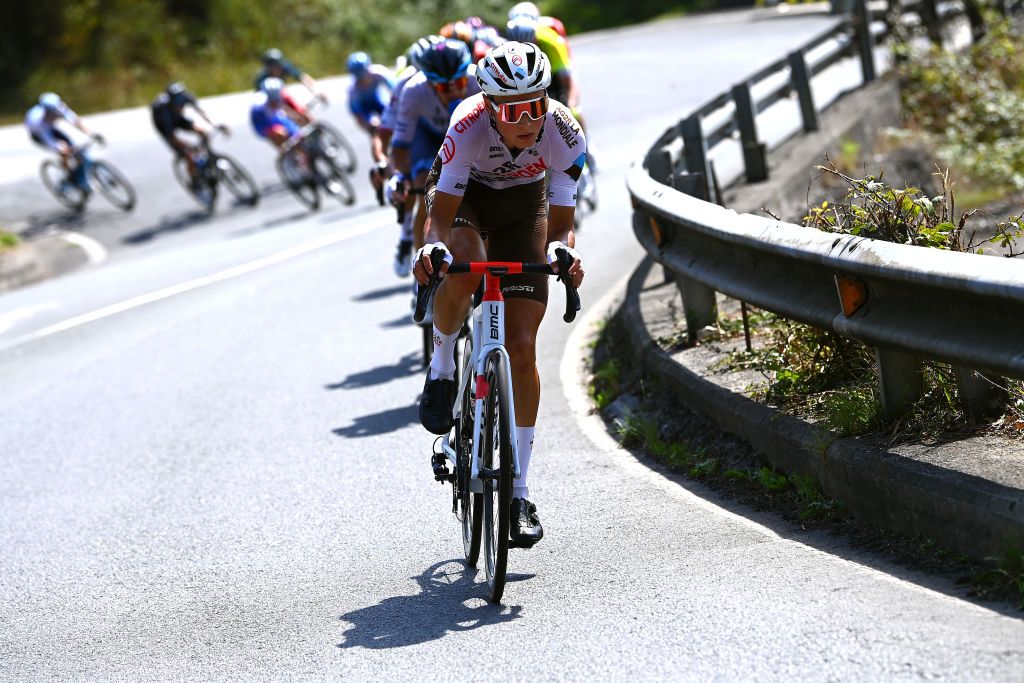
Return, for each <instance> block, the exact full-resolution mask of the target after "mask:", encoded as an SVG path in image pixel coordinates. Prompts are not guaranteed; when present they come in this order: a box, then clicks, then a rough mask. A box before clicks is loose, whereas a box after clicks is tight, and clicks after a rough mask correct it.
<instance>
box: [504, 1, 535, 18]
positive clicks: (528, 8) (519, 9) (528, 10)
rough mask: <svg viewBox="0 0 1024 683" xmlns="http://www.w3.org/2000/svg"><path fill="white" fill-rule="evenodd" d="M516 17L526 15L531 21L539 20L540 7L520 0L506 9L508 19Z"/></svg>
mask: <svg viewBox="0 0 1024 683" xmlns="http://www.w3.org/2000/svg"><path fill="white" fill-rule="evenodd" d="M517 17H526V18H527V19H532V20H533V21H540V9H538V7H537V6H536V5H535V4H533V3H532V2H520V3H516V4H515V5H512V9H510V10H509V11H508V20H509V21H512V20H513V19H516V18H517Z"/></svg>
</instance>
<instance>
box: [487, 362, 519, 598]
mask: <svg viewBox="0 0 1024 683" xmlns="http://www.w3.org/2000/svg"><path fill="white" fill-rule="evenodd" d="M503 370H504V366H503V361H502V360H501V357H500V356H499V355H497V354H495V355H492V356H491V357H490V358H489V359H488V361H487V385H488V392H487V400H486V401H485V403H484V435H483V438H484V443H483V444H481V446H482V455H483V457H482V463H481V466H482V467H481V474H482V475H483V477H482V478H483V480H484V481H483V490H484V492H483V503H484V505H483V508H484V509H483V528H484V548H485V549H486V557H485V560H486V573H487V585H488V586H489V587H490V589H491V602H501V596H502V594H503V593H504V592H505V572H506V570H507V569H508V542H509V515H510V512H511V510H510V508H511V506H512V426H511V425H510V424H509V405H508V403H509V401H510V400H511V397H512V393H511V390H510V389H511V387H508V386H506V383H505V373H504V372H503Z"/></svg>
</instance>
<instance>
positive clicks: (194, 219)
mask: <svg viewBox="0 0 1024 683" xmlns="http://www.w3.org/2000/svg"><path fill="white" fill-rule="evenodd" d="M211 218H212V214H210V213H208V212H206V211H203V210H202V209H195V210H193V211H187V212H185V213H183V214H179V215H177V216H174V217H168V218H161V219H160V222H159V223H157V224H156V225H154V226H151V227H148V228H143V229H142V230H139V231H137V232H133V233H131V234H129V235H125V236H124V237H122V238H121V241H122V242H123V243H125V244H142V243H143V242H148V241H150V240H152V239H154V238H156V237H159V236H160V235H162V234H164V233H171V232H180V231H182V230H188V229H189V228H192V227H194V226H197V225H200V224H202V223H206V222H208V221H209V220H210V219H211Z"/></svg>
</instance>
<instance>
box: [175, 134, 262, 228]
mask: <svg viewBox="0 0 1024 683" xmlns="http://www.w3.org/2000/svg"><path fill="white" fill-rule="evenodd" d="M218 132H220V129H219V128H215V129H214V130H213V131H211V132H210V134H209V136H208V137H207V139H206V141H205V142H203V141H200V143H199V144H198V145H196V147H195V148H194V151H195V154H196V156H195V165H196V172H195V174H193V173H191V172H190V169H189V164H188V160H187V159H185V158H184V157H182V156H178V157H176V158H175V160H174V176H175V177H176V178H177V179H178V182H179V183H181V186H182V187H184V188H185V191H186V192H188V193H189V195H191V196H192V198H193V199H195V200H196V201H197V202H199V204H200V205H202V206H203V207H204V208H205V209H206V210H207V211H213V209H214V207H215V205H216V202H217V195H218V192H219V188H220V186H221V185H223V186H224V187H226V188H227V189H228V192H230V193H231V194H232V195H233V196H234V197H235V199H236V200H237V201H238V203H240V204H244V205H246V206H256V204H257V203H258V202H259V200H260V190H259V186H258V185H257V184H256V181H255V180H253V178H252V176H251V175H250V174H249V172H248V171H246V170H245V168H244V167H243V166H242V165H241V164H239V163H238V161H236V160H235V159H234V158H232V157H230V156H228V155H226V154H221V153H219V152H215V151H214V150H213V149H212V148H211V147H210V144H209V141H210V140H212V139H213V137H214V136H215V135H216V134H217V133H218Z"/></svg>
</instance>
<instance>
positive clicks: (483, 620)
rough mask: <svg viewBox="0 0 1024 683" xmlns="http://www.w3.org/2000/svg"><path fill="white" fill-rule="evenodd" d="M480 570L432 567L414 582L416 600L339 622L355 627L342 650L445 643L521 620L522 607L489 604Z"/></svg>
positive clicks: (396, 600) (450, 564)
mask: <svg viewBox="0 0 1024 683" xmlns="http://www.w3.org/2000/svg"><path fill="white" fill-rule="evenodd" d="M477 573H478V570H477V569H471V568H469V567H466V566H465V565H464V564H463V563H462V561H461V560H445V561H443V562H437V563H435V564H432V565H431V566H430V567H428V568H427V569H426V571H424V572H423V573H422V574H420V575H419V576H414V577H413V580H415V581H416V583H417V584H418V585H419V588H420V592H419V593H417V594H416V595H401V596H396V597H393V598H385V599H383V600H381V601H380V602H379V603H377V604H376V605H373V606H371V607H363V608H360V609H357V610H353V611H352V612H349V613H347V614H343V615H341V616H340V617H338V619H339V620H341V621H343V622H348V623H349V624H350V627H349V628H348V630H346V631H345V632H344V633H343V634H342V637H343V638H344V640H343V642H341V643H338V647H339V648H343V649H348V648H354V647H365V648H369V649H374V650H383V649H389V648H396V647H406V646H409V645H418V644H420V643H426V642H429V641H432V640H439V639H441V638H443V637H444V636H446V635H447V634H448V633H449V632H451V633H454V632H458V631H472V630H474V629H478V628H480V627H482V626H494V625H497V624H504V623H507V622H510V621H514V620H516V619H518V618H519V617H520V612H522V609H523V608H522V607H521V606H518V605H516V606H507V605H495V604H492V603H490V602H488V601H487V600H486V593H487V584H486V583H484V582H483V581H478V580H477Z"/></svg>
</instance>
